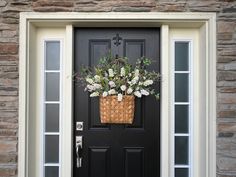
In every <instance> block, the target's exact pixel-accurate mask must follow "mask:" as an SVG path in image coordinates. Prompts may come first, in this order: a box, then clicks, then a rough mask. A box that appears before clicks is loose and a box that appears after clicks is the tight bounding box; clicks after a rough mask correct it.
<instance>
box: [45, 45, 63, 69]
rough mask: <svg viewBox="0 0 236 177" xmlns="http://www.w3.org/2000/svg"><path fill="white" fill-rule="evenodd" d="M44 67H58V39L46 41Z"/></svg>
mask: <svg viewBox="0 0 236 177" xmlns="http://www.w3.org/2000/svg"><path fill="white" fill-rule="evenodd" d="M46 69H47V70H59V69H60V42H59V41H47V42H46Z"/></svg>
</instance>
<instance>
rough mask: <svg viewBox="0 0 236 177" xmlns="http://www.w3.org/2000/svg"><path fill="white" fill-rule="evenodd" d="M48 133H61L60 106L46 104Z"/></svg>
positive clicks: (46, 129)
mask: <svg viewBox="0 0 236 177" xmlns="http://www.w3.org/2000/svg"><path fill="white" fill-rule="evenodd" d="M45 119H46V122H45V131H46V132H59V104H46V118H45Z"/></svg>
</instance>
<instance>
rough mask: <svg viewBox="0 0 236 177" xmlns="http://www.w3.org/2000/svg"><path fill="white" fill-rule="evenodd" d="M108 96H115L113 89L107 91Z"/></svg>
mask: <svg viewBox="0 0 236 177" xmlns="http://www.w3.org/2000/svg"><path fill="white" fill-rule="evenodd" d="M108 94H109V95H114V94H116V91H115V89H111V90H109V91H108Z"/></svg>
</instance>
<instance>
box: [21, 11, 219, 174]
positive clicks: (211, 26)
mask: <svg viewBox="0 0 236 177" xmlns="http://www.w3.org/2000/svg"><path fill="white" fill-rule="evenodd" d="M114 22H115V24H114ZM104 25H105V26H107V27H112V26H113V27H114V26H116V25H117V26H123V27H150V26H157V27H161V74H162V80H163V82H162V88H161V90H162V98H165V99H161V155H162V156H161V177H166V176H169V161H170V156H169V155H170V154H169V152H170V151H171V149H169V148H170V145H169V144H170V137H169V131H168V130H169V129H168V128H169V122H168V118H170V114H169V112H168V109H169V107H170V100H169V98H170V92H169V84H170V81H171V80H170V75H169V65H170V63H169V60H170V57H169V52H170V44H169V40H168V39H169V30H170V29H173V28H180V27H181V28H188V27H195V28H198V29H199V31H200V36H201V41H202V42H201V44H203V45H201V46H202V53H201V56H202V57H203V58H205V59H206V61H205V63H204V64H205V65H206V71H205V72H206V74H205V76H204V77H205V79H206V83H205V87H204V89H203V91H204V93H205V94H206V99H205V100H204V101H206V107H207V109H206V110H205V111H206V114H205V116H206V122H205V123H206V130H205V132H206V135H205V136H206V139H205V143H206V145H205V147H204V149H205V152H204V153H205V154H206V157H205V160H206V169H205V170H206V172H205V176H206V177H215V176H216V14H215V13H189V12H187V13H185V12H184V13H158V12H149V13H146V12H145V13H132V12H122V13H120V12H110V13H107V12H104V13H76V12H63V13H37V12H23V13H20V53H19V55H20V60H19V61H20V62H19V143H18V157H19V160H18V175H19V177H29V176H28V163H29V156H30V153H29V140H28V135H29V133H30V132H29V126H30V124H29V119H30V115H29V106H30V104H32V100H31V98H30V94H29V92H30V88H31V87H30V84H31V83H30V81H29V74H30V72H29V67H30V65H29V63H30V60H32V56H31V53H30V49H31V48H32V46H31V43H32V39H33V38H34V37H33V36H34V32H35V29H36V28H37V27H64V28H65V29H66V46H68V47H66V48H67V49H68V48H69V49H70V50H66V51H65V52H66V54H65V56H66V57H65V58H66V59H67V61H69V62H68V63H67V62H64V63H65V64H66V66H65V68H67V69H66V71H65V73H66V74H64V76H63V79H65V81H66V83H67V84H66V83H65V84H64V85H65V89H66V90H67V93H68V95H70V96H69V97H65V98H64V99H65V100H64V102H66V103H67V105H65V108H64V109H65V110H64V113H63V114H64V115H65V116H66V117H67V118H68V119H69V120H68V121H65V123H66V125H65V126H66V127H67V128H68V129H67V131H66V132H67V134H63V138H65V139H66V138H67V137H71V135H72V133H71V132H72V131H71V130H72V123H71V121H72V98H71V95H72V77H71V75H72V65H73V63H72V58H73V51H72V48H73V42H72V41H73V35H72V34H73V26H87V27H90V26H104ZM204 47H205V48H204ZM65 81H64V82H65ZM67 139H68V138H67ZM68 141H71V140H68ZM71 144H72V143H69V144H68V146H67V147H65V149H64V150H65V151H63V152H67V153H66V157H65V159H64V162H65V164H66V166H65V167H64V170H62V176H63V177H65V176H68V175H69V176H70V175H71V174H72V169H71V167H72V166H71V165H72V162H71V159H72V158H71V156H72V155H71V153H69V155H68V151H67V150H69V151H71ZM63 152H62V153H63ZM64 154H65V153H64ZM62 158H63V157H62Z"/></svg>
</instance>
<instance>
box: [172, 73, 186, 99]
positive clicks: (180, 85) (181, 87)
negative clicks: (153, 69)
mask: <svg viewBox="0 0 236 177" xmlns="http://www.w3.org/2000/svg"><path fill="white" fill-rule="evenodd" d="M188 77H189V75H188V74H186V73H181V74H180V73H178V74H175V102H188V101H189V91H188V90H189V79H188Z"/></svg>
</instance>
